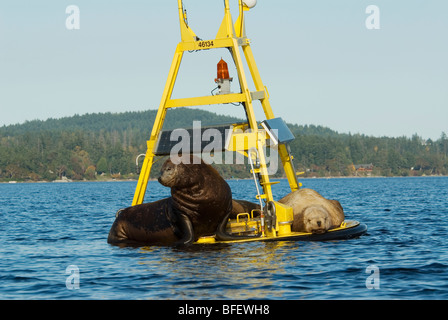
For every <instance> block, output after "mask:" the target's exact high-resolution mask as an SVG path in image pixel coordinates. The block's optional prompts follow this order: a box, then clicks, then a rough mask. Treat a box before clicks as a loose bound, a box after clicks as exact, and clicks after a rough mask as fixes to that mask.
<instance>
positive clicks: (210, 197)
mask: <svg viewBox="0 0 448 320" xmlns="http://www.w3.org/2000/svg"><path fill="white" fill-rule="evenodd" d="M159 182H160V183H161V184H162V185H164V186H166V187H170V188H171V197H169V198H166V199H162V200H159V201H156V202H152V203H145V204H141V205H137V206H133V207H129V208H125V209H123V210H122V211H121V212H119V214H118V216H117V218H116V219H115V222H114V223H113V225H112V227H111V230H110V232H109V237H108V242H109V243H112V244H135V243H138V244H182V245H183V244H190V243H192V242H194V241H196V240H197V239H198V238H199V237H202V236H213V235H215V234H216V237H217V238H218V239H221V238H223V239H225V238H226V237H227V235H226V234H225V226H226V224H227V220H228V217H229V215H230V213H231V211H232V192H231V190H230V187H229V185H228V184H227V182H226V181H225V180H224V179H223V178H222V177H221V176H220V175H219V173H218V172H217V171H216V170H215V169H214V168H213V167H212V166H210V165H208V164H206V163H204V162H203V161H202V159H199V160H198V158H194V157H193V156H190V155H188V156H184V157H182V158H181V161H180V163H179V164H175V163H173V162H172V161H171V160H170V159H168V160H167V161H166V162H165V163H164V164H163V166H162V169H161V176H160V177H159Z"/></svg>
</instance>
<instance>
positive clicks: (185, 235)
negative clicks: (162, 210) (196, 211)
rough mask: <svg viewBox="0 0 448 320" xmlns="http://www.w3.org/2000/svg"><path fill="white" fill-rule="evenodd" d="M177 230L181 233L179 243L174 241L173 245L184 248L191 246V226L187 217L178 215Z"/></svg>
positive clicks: (192, 234)
mask: <svg viewBox="0 0 448 320" xmlns="http://www.w3.org/2000/svg"><path fill="white" fill-rule="evenodd" d="M179 228H180V230H181V232H182V238H181V239H180V240H179V241H176V243H175V245H181V246H184V245H189V244H192V243H193V242H194V230H193V224H192V223H191V220H190V218H188V216H187V215H185V214H180V215H179Z"/></svg>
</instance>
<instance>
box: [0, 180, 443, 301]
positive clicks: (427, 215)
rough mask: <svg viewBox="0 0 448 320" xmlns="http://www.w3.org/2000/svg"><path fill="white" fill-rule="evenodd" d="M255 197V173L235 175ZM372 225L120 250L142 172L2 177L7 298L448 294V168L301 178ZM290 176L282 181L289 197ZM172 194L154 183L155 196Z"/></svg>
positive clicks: (0, 239) (0, 289)
mask: <svg viewBox="0 0 448 320" xmlns="http://www.w3.org/2000/svg"><path fill="white" fill-rule="evenodd" d="M228 182H229V184H230V186H231V188H232V192H233V195H234V197H235V198H239V199H246V200H252V201H253V200H254V195H255V191H256V190H255V186H254V183H253V181H251V180H239V181H235V180H232V181H228ZM301 182H302V183H303V187H307V188H312V189H315V190H317V191H319V192H320V193H321V194H322V195H324V196H325V197H327V198H329V199H337V200H339V201H340V202H341V204H342V206H343V207H344V210H345V214H346V218H347V219H353V220H358V221H361V222H363V223H365V224H367V226H368V232H367V233H366V234H365V235H363V236H361V237H359V238H357V239H350V240H339V241H326V242H302V241H279V242H269V243H264V242H252V243H240V244H225V245H216V244H215V245H193V246H190V247H186V248H173V247H161V246H152V247H140V248H119V247H115V246H111V245H109V244H107V242H106V239H107V235H108V232H109V229H110V226H111V225H112V223H113V221H114V219H115V212H116V211H117V210H118V209H120V208H123V207H127V206H129V205H130V203H131V201H132V197H133V193H134V190H135V186H136V182H76V183H32V184H31V183H30V184H28V183H17V184H0V208H1V210H0V243H1V246H0V280H1V282H0V283H1V286H0V299H27V300H28V299H39V300H40V299H44V300H45V299H52V300H53V299H107V300H109V299H131V300H134V299H163V300H170V299H173V300H183V299H200V300H209V299H218V300H230V299H232V300H233V299H243V300H246V299H274V300H292V299H294V300H295V299H305V300H308V299H350V300H351V299H419V300H426V299H448V241H447V238H448V177H419V178H353V179H351V178H341V179H336V178H335V179H302V180H301ZM288 189H289V186H288V183H287V181H286V180H280V184H277V185H274V186H273V192H274V196H275V197H276V198H277V199H279V198H280V197H282V196H284V195H285V194H287V193H288ZM167 196H169V189H167V188H165V187H163V186H161V185H160V184H159V183H158V182H156V181H151V182H150V183H149V186H148V192H147V196H146V201H154V200H157V199H160V198H162V197H167Z"/></svg>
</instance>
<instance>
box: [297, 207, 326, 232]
mask: <svg viewBox="0 0 448 320" xmlns="http://www.w3.org/2000/svg"><path fill="white" fill-rule="evenodd" d="M303 223H304V226H305V231H306V232H310V233H318V234H320V233H325V232H327V231H328V229H330V228H331V218H330V214H329V213H328V211H327V210H325V208H324V207H323V206H317V205H313V206H309V207H307V208H306V209H305V210H304V212H303Z"/></svg>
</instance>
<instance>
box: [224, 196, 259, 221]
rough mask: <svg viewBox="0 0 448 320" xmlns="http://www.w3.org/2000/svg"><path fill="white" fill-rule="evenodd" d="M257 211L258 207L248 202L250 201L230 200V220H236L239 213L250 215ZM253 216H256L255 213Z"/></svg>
mask: <svg viewBox="0 0 448 320" xmlns="http://www.w3.org/2000/svg"><path fill="white" fill-rule="evenodd" d="M255 209H257V210H259V209H260V205H259V204H256V203H253V202H250V201H246V200H237V199H233V200H232V213H231V214H230V216H229V218H231V219H236V217H237V215H238V214H240V213H249V214H250V213H251V212H252V210H255ZM254 215H257V212H255V213H254Z"/></svg>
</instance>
